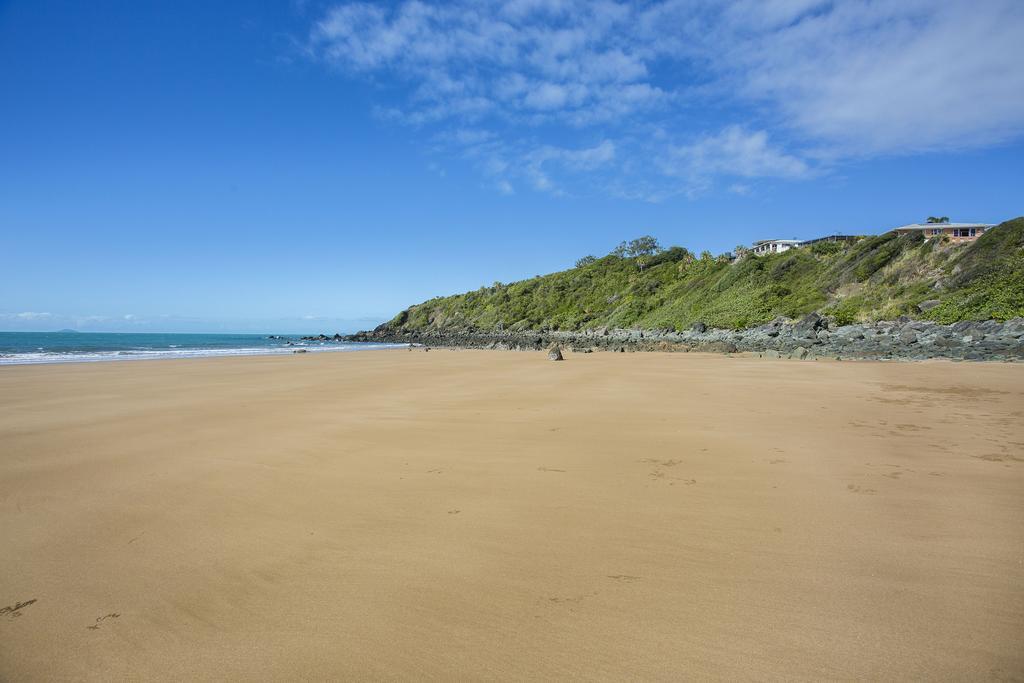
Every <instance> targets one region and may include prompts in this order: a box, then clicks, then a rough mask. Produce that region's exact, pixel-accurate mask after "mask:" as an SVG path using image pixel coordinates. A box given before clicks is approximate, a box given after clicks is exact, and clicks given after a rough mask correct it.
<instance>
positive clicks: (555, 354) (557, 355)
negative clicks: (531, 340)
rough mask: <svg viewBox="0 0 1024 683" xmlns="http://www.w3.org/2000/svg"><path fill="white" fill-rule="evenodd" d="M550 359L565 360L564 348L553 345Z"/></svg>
mask: <svg viewBox="0 0 1024 683" xmlns="http://www.w3.org/2000/svg"><path fill="white" fill-rule="evenodd" d="M548 360H565V359H564V358H562V349H560V348H558V347H557V346H555V347H552V348H551V350H550V351H548Z"/></svg>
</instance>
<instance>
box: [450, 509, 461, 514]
mask: <svg viewBox="0 0 1024 683" xmlns="http://www.w3.org/2000/svg"><path fill="white" fill-rule="evenodd" d="M460 512H462V510H449V511H448V514H449V515H457V514H459V513H460Z"/></svg>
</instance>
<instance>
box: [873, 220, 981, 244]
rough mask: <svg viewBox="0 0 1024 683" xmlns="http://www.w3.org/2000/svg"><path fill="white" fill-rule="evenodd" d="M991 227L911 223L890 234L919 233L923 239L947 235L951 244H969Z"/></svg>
mask: <svg viewBox="0 0 1024 683" xmlns="http://www.w3.org/2000/svg"><path fill="white" fill-rule="evenodd" d="M992 227H993V226H992V225H991V224H989V223H912V224H911V225H903V226H900V227H898V228H893V229H892V232H895V233H898V234H900V235H907V234H910V233H913V232H920V233H923V234H924V237H925V239H931V238H932V237H941V236H942V235H948V236H949V239H950V240H952V241H953V242H970V241H972V240H976V239H978V238H979V237H981V236H982V235H983V234H985V231H986V230H988V229H990V228H992Z"/></svg>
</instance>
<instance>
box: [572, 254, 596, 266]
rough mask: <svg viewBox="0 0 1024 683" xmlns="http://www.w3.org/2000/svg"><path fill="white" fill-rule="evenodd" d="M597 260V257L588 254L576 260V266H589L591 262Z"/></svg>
mask: <svg viewBox="0 0 1024 683" xmlns="http://www.w3.org/2000/svg"><path fill="white" fill-rule="evenodd" d="M595 261H597V259H596V258H595V257H593V256H590V255H589V254H588V255H587V256H584V257H583V258H581V259H580V260H579V261H577V262H576V267H577V268H582V267H583V266H589V265H590V264H591V263H593V262H595Z"/></svg>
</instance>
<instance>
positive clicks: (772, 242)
mask: <svg viewBox="0 0 1024 683" xmlns="http://www.w3.org/2000/svg"><path fill="white" fill-rule="evenodd" d="M802 243H803V242H802V240H757V241H756V242H754V246H755V247H756V246H758V245H760V244H802Z"/></svg>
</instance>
